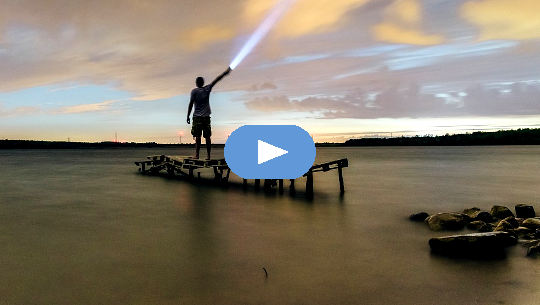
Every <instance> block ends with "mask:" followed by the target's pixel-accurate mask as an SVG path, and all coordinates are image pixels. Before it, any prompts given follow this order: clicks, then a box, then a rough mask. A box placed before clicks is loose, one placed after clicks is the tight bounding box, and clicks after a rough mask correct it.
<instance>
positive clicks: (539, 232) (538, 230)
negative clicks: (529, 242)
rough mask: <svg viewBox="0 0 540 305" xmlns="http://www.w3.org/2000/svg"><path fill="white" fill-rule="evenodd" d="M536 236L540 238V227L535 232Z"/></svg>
mask: <svg viewBox="0 0 540 305" xmlns="http://www.w3.org/2000/svg"><path fill="white" fill-rule="evenodd" d="M534 237H535V238H540V229H536V232H534Z"/></svg>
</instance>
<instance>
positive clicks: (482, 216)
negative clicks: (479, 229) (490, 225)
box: [463, 207, 493, 222]
mask: <svg viewBox="0 0 540 305" xmlns="http://www.w3.org/2000/svg"><path fill="white" fill-rule="evenodd" d="M463 214H465V215H467V216H469V217H470V218H471V219H472V220H481V221H483V222H492V221H493V217H491V214H489V213H488V212H486V211H482V210H480V209H479V208H476V207H475V208H470V209H465V210H463Z"/></svg>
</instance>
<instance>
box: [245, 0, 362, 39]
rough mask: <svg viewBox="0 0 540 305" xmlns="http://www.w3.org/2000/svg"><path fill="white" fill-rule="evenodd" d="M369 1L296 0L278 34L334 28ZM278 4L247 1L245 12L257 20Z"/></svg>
mask: <svg viewBox="0 0 540 305" xmlns="http://www.w3.org/2000/svg"><path fill="white" fill-rule="evenodd" d="M366 2H368V0H297V1H296V2H295V3H294V4H293V7H292V8H291V9H290V11H289V12H287V14H286V15H285V17H284V18H283V20H282V21H281V22H280V23H279V25H277V27H276V29H275V33H277V35H279V36H284V37H297V36H302V35H306V34H315V33H321V32H326V31H329V30H333V29H335V28H336V27H337V26H339V25H340V23H342V22H343V19H344V16H345V15H346V14H347V13H348V12H349V11H350V10H352V9H355V8H357V7H360V6H362V5H364V4H365V3H366ZM275 3H276V1H275V0H248V2H247V3H246V6H245V9H244V15H245V17H246V19H247V20H248V21H250V22H252V23H257V22H259V21H260V20H261V19H262V18H263V17H264V14H265V13H266V12H267V11H268V10H269V9H270V8H271V7H272V6H274V5H275Z"/></svg>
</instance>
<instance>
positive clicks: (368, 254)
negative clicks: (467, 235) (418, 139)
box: [0, 146, 540, 305]
mask: <svg viewBox="0 0 540 305" xmlns="http://www.w3.org/2000/svg"><path fill="white" fill-rule="evenodd" d="M161 153H165V154H178V155H181V154H188V153H190V151H186V150H181V149H180V150H175V149H158V150H151V149H117V150H115V149H105V150H0V164H1V166H2V170H1V175H0V243H1V245H2V251H0V274H1V276H0V298H1V299H0V304H81V305H82V304H531V305H532V304H538V300H540V281H538V278H539V276H540V261H538V260H535V259H530V258H526V257H525V249H524V248H522V247H520V246H516V247H513V248H511V249H510V251H509V254H508V258H507V259H504V260H496V261H487V262H486V261H470V260H453V259H447V258H443V257H438V256H432V255H431V254H430V252H429V246H428V244H427V241H428V239H429V238H430V237H433V236H439V235H444V233H434V232H431V231H429V229H427V227H425V226H424V225H422V224H416V223H411V222H409V221H408V220H407V215H408V214H410V213H412V212H416V211H421V210H426V211H428V212H439V211H459V210H462V209H463V208H466V207H472V206H478V207H480V208H484V209H489V208H490V207H491V205H493V204H508V205H513V204H514V203H519V202H532V203H535V207H536V209H537V211H538V210H540V175H538V173H539V172H540V147H533V146H519V147H510V146H498V147H384V148H321V149H318V159H319V160H332V159H338V158H342V157H348V158H349V161H350V167H349V168H347V169H345V170H344V177H345V186H346V193H345V195H344V196H343V197H340V196H339V185H338V180H337V179H338V178H337V172H330V173H325V174H316V175H315V191H316V194H315V198H314V200H313V201H306V200H305V199H303V198H302V196H301V193H302V189H303V186H302V184H303V182H304V181H302V180H301V181H299V182H297V183H298V187H299V189H300V190H299V195H298V197H296V198H291V197H289V196H287V194H285V195H283V196H280V195H278V194H271V195H265V194H263V193H255V192H253V191H252V190H248V191H247V192H244V191H242V189H241V188H236V187H231V188H229V189H224V188H216V187H211V186H207V185H202V186H200V185H194V184H190V183H187V182H184V181H179V180H171V179H164V178H160V177H148V176H142V175H139V174H137V171H136V167H135V166H134V164H133V161H136V160H138V159H141V158H143V157H144V156H146V155H151V154H161ZM217 154H221V155H222V154H223V152H222V151H218V152H217ZM262 267H265V268H266V269H267V270H268V274H269V277H268V278H265V274H264V271H263V270H262Z"/></svg>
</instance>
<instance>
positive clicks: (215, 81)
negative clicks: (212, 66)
mask: <svg viewBox="0 0 540 305" xmlns="http://www.w3.org/2000/svg"><path fill="white" fill-rule="evenodd" d="M231 71H232V69H231V67H228V68H227V70H225V72H223V73H221V74H220V75H219V76H218V77H216V79H214V81H213V82H212V83H211V84H210V88H213V87H214V86H215V85H216V84H217V83H218V82H219V81H220V80H221V79H223V78H224V77H225V76H227V74H229V73H231Z"/></svg>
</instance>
